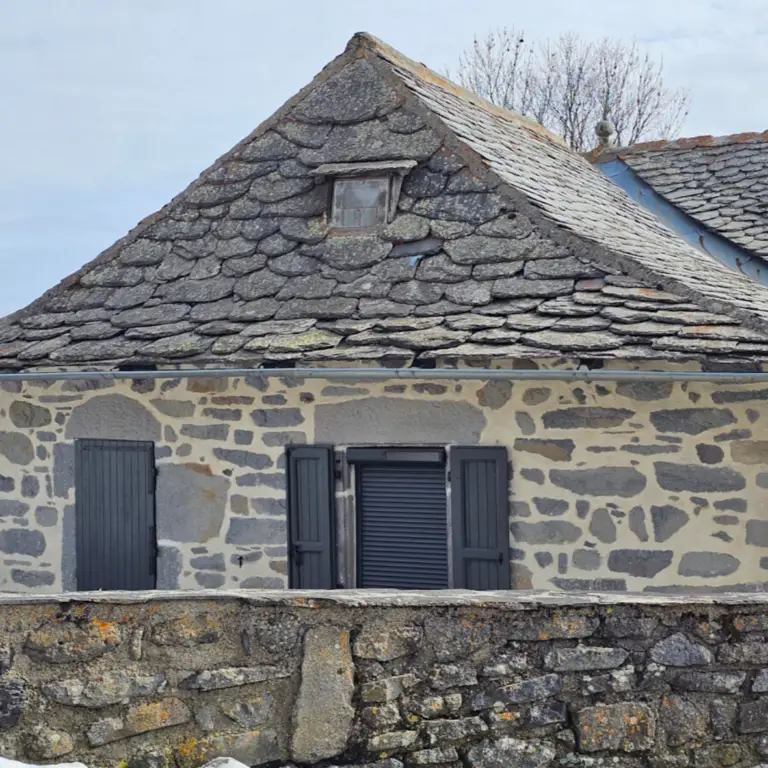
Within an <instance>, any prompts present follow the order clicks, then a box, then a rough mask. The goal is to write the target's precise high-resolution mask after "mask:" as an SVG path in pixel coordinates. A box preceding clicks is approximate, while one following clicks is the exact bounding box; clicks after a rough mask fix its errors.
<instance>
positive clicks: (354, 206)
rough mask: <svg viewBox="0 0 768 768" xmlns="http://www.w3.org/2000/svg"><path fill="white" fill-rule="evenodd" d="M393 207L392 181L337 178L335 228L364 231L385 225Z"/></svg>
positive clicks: (333, 219) (334, 201) (334, 206)
mask: <svg viewBox="0 0 768 768" xmlns="http://www.w3.org/2000/svg"><path fill="white" fill-rule="evenodd" d="M388 205H389V178H388V177H386V178H358V179H336V181H335V183H334V185H333V218H332V223H333V226H335V227H341V228H343V229H364V228H367V227H375V226H377V225H378V224H383V223H385V222H386V220H387V207H388Z"/></svg>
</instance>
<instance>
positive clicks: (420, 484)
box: [357, 463, 448, 589]
mask: <svg viewBox="0 0 768 768" xmlns="http://www.w3.org/2000/svg"><path fill="white" fill-rule="evenodd" d="M357 502H358V569H357V585H358V586H359V587H361V588H363V589H368V588H392V589H447V588H448V519H447V518H448V514H447V509H446V489H445V466H444V465H443V464H442V463H440V464H418V463H414V464H387V463H381V464H375V463H374V464H363V465H361V466H360V468H359V470H358V482H357Z"/></svg>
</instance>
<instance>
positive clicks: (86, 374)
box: [0, 368, 768, 384]
mask: <svg viewBox="0 0 768 768" xmlns="http://www.w3.org/2000/svg"><path fill="white" fill-rule="evenodd" d="M245 376H262V377H266V378H281V379H327V380H330V381H334V380H335V381H345V380H346V381H365V380H368V381H377V380H379V381H391V380H392V379H415V380H419V381H429V380H446V379H447V380H451V381H489V380H501V381H581V382H591V381H705V382H710V383H723V382H725V383H729V384H754V383H758V382H765V383H768V372H754V373H742V372H707V371H627V370H616V371H611V370H602V369H599V370H587V369H575V370H545V371H541V370H514V369H497V368H493V369H491V368H220V369H216V368H202V369H195V368H180V369H163V370H152V371H25V372H20V373H0V382H4V381H20V382H25V381H105V380H106V381H120V380H125V379H176V378H194V379H218V378H242V377H245Z"/></svg>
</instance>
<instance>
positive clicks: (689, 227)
mask: <svg viewBox="0 0 768 768" xmlns="http://www.w3.org/2000/svg"><path fill="white" fill-rule="evenodd" d="M595 165H596V166H597V167H598V168H599V169H600V170H601V171H602V172H603V173H604V174H605V175H606V176H607V177H608V178H609V179H610V180H611V181H612V182H613V183H614V184H616V186H617V187H620V188H621V189H623V190H624V191H625V192H626V193H627V194H628V195H629V196H630V197H631V198H632V199H633V200H634V201H635V202H636V203H640V205H642V206H643V207H644V208H645V209H647V210H648V211H650V212H651V213H652V214H654V216H656V218H657V219H659V220H660V221H661V222H662V223H664V224H666V225H667V226H668V227H669V228H670V229H671V230H672V231H674V232H676V233H677V234H678V235H680V237H682V238H683V239H684V240H685V241H686V242H687V243H688V244H689V245H692V246H693V247H694V248H696V249H698V250H699V251H703V252H704V253H706V254H707V255H708V256H711V257H712V258H713V259H716V260H717V261H719V262H720V263H721V264H724V265H725V266H726V267H729V268H730V269H732V270H733V271H734V272H741V273H742V274H743V275H746V276H747V277H751V278H752V279H753V280H754V281H756V282H758V283H762V284H763V285H766V286H768V263H767V262H766V261H764V260H763V259H761V258H760V257H759V256H756V255H754V254H752V253H750V252H749V251H747V250H746V249H745V248H742V247H741V246H738V245H736V244H734V243H732V242H731V241H730V240H728V239H727V238H725V237H722V236H721V235H718V234H716V233H714V232H711V231H710V230H708V229H707V228H706V227H705V226H704V225H703V224H699V223H698V222H697V221H696V219H694V218H693V217H692V216H689V215H688V214H687V213H684V212H683V211H682V210H681V209H680V208H678V207H677V206H675V205H673V204H672V203H670V202H669V201H667V200H666V199H665V198H663V197H662V196H661V195H660V194H659V193H658V192H656V190H654V189H653V187H652V186H651V185H650V184H648V183H647V182H646V181H644V180H643V179H642V177H641V176H639V175H638V174H637V173H636V172H635V171H634V170H633V169H632V168H630V166H629V165H627V163H625V162H624V161H623V160H621V159H616V160H609V161H607V162H604V163H601V162H600V161H598V162H596V163H595Z"/></svg>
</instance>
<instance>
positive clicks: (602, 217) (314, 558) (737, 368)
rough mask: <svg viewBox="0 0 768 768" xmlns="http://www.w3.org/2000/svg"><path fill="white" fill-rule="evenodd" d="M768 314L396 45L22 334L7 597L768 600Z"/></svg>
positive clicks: (128, 241) (353, 48) (584, 171)
mask: <svg viewBox="0 0 768 768" xmlns="http://www.w3.org/2000/svg"><path fill="white" fill-rule="evenodd" d="M766 361H768V289H767V288H765V287H763V286H761V285H759V284H758V283H756V282H754V281H753V280H751V279H750V278H748V277H746V276H745V275H743V274H741V273H739V272H738V271H735V270H732V269H730V268H729V267H728V266H726V265H724V264H721V263H719V262H718V261H717V260H715V259H711V258H708V257H707V256H706V255H705V254H703V253H702V252H701V251H700V250H697V249H696V248H694V247H692V246H691V245H690V244H689V243H688V242H686V240H685V239H684V238H683V237H682V236H680V235H679V234H677V233H675V232H674V231H673V230H671V229H670V228H668V227H666V226H665V225H663V224H662V223H661V222H660V221H659V219H658V218H656V216H655V215H654V214H652V213H651V212H649V211H648V210H647V209H645V208H643V207H642V206H640V205H638V204H636V203H635V202H633V200H632V199H631V198H630V197H629V196H628V195H627V194H626V193H625V192H624V191H622V189H620V188H619V187H618V186H617V185H615V184H614V183H612V182H611V181H610V180H609V179H608V178H607V176H606V175H605V174H603V173H601V172H600V171H599V170H598V169H596V168H595V167H594V166H593V165H591V164H590V162H589V161H588V160H587V159H585V158H583V157H581V156H579V155H578V154H576V153H574V152H572V151H571V150H569V149H568V148H567V147H566V146H564V145H563V144H562V143H561V142H560V141H559V140H558V139H557V138H555V137H554V136H552V135H550V134H549V133H548V132H547V131H545V130H544V129H542V128H541V127H540V126H538V125H536V124H533V123H531V122H529V121H527V120H525V119H523V118H521V117H520V116H518V115H515V114H512V113H509V112H506V111H504V110H501V109H498V108H495V107H493V106H491V105H489V104H487V103H486V102H484V101H482V100H481V99H479V98H477V97H475V96H473V95H471V94H469V93H467V92H465V91H463V90H462V89H460V88H458V87H457V86H455V85H453V84H451V83H449V82H447V81H446V80H444V79H443V78H441V77H439V76H438V75H436V74H435V73H433V72H431V71H429V70H428V69H426V68H425V67H424V66H422V65H419V64H416V63H414V62H412V61H410V60H408V59H407V58H405V57H404V56H402V55H401V54H399V53H397V52H396V51H394V50H392V49H390V48H389V47H387V46H386V45H384V44H382V43H381V42H379V41H377V40H375V39H374V38H371V37H370V36H368V35H365V34H360V35H356V36H355V37H354V38H353V39H352V40H351V41H350V43H349V45H348V47H347V49H346V51H345V52H344V53H343V54H342V55H341V56H340V57H339V58H337V59H336V60H335V61H333V62H332V63H331V64H329V65H328V66H327V67H326V68H325V69H324V70H323V71H322V72H321V73H320V74H319V75H318V76H317V77H316V78H315V79H314V80H313V81H312V82H311V83H310V84H309V85H308V86H307V87H306V88H304V89H303V90H302V91H301V92H300V93H298V94H297V95H296V96H295V97H293V98H292V99H291V100H289V101H288V102H287V103H286V104H285V106H284V107H282V108H281V109H280V110H279V111H278V112H277V113H276V114H275V115H273V116H272V117H271V118H269V119H268V120H267V121H266V122H265V123H263V124H262V125H261V126H259V127H258V128H257V129H256V130H255V131H254V132H253V133H252V134H251V135H250V136H248V137H247V138H246V139H244V140H243V141H242V142H240V143H239V144H238V145H237V146H236V147H234V148H233V149H232V150H231V151H230V152H228V153H227V154H226V155H224V156H223V157H222V158H220V159H219V160H217V161H216V162H215V163H214V165H213V166H211V167H210V168H209V169H208V170H206V171H205V172H204V173H203V174H202V175H201V176H200V178H199V179H197V180H196V181H195V182H194V183H193V184H192V185H190V186H189V187H188V188H187V189H186V190H185V191H184V192H182V193H181V194H180V195H179V196H178V197H176V198H175V199H174V200H172V201H171V202H170V203H169V204H168V205H167V206H166V207H164V208H163V209H162V210H160V211H159V212H157V213H155V214H153V215H152V216H150V217H148V218H147V219H145V220H144V221H142V222H140V223H139V225H138V226H137V227H136V228H135V229H134V230H132V231H131V232H130V233H129V234H128V235H126V236H125V237H124V238H123V239H121V240H119V241H118V242H117V243H115V245H114V246H112V247H111V248H109V249H108V250H107V251H105V252H104V253H102V254H101V255H100V256H98V257H97V258H96V259H95V260H93V261H92V262H90V263H89V264H87V265H85V266H84V267H83V268H82V269H81V270H80V271H78V272H77V273H75V274H74V275H72V276H70V277H69V278H67V279H66V280H64V281H63V282H62V283H61V284H60V285H59V286H57V287H55V288H53V289H52V290H51V291H49V292H48V293H46V294H45V295H44V296H42V297H41V298H40V299H39V300H37V301H36V302H34V303H33V304H32V305H30V306H29V307H27V308H25V309H23V310H21V311H20V312H18V313H16V314H14V315H12V316H10V317H8V318H6V319H5V320H4V321H2V323H0V368H2V370H3V373H2V375H0V552H2V560H1V561H0V582H1V583H0V587H1V588H2V589H4V590H18V591H24V590H27V591H49V592H54V591H67V590H74V589H80V590H84V589H102V588H103V589H152V588H163V589H177V588H182V589H189V588H200V587H207V588H235V587H240V588H282V587H287V586H292V587H308V588H309V587H311V588H326V587H329V588H335V587H352V586H357V587H363V588H381V587H397V588H423V589H426V588H440V587H450V586H452V587H467V588H473V589H496V588H502V589H503V588H509V587H512V588H516V589H525V588H536V589H553V588H555V589H566V590H572V589H585V588H588V589H604V590H638V591H639V590H680V589H682V590H698V589H762V588H764V585H765V582H766V581H768V579H766V569H768V508H767V505H766V496H767V493H766V491H768V467H767V466H766V462H768V439H767V438H766V432H765V425H766V423H768V409H766V403H768V383H766V382H767V381H768V373H766V371H767V370H768V368H766Z"/></svg>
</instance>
